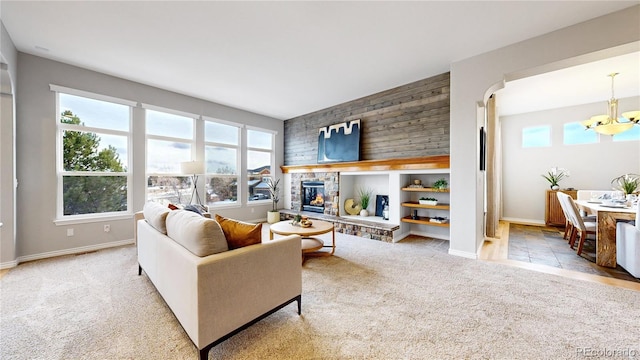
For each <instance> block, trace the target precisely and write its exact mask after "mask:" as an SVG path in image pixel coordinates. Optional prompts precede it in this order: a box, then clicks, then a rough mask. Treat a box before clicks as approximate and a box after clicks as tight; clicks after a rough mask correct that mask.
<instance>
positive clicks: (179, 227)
mask: <svg viewBox="0 0 640 360" xmlns="http://www.w3.org/2000/svg"><path fill="white" fill-rule="evenodd" d="M167 235H168V236H169V237H170V238H171V239H173V240H174V241H175V242H177V243H178V244H180V245H182V246H184V247H185V248H186V249H187V250H189V251H191V252H192V253H194V254H195V255H197V256H208V255H211V254H217V253H220V252H224V251H227V250H229V246H228V245H227V240H226V238H225V237H224V232H222V228H220V225H219V224H218V223H217V222H216V221H215V220H212V219H208V218H205V217H203V216H201V215H198V214H196V213H194V212H192V211H186V210H174V211H171V212H170V213H169V215H168V216H167Z"/></svg>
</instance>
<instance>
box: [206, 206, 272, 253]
mask: <svg viewBox="0 0 640 360" xmlns="http://www.w3.org/2000/svg"><path fill="white" fill-rule="evenodd" d="M216 221H217V222H218V224H220V227H221V228H222V231H223V232H224V236H225V237H226V238H227V244H229V249H237V248H241V247H244V246H249V245H253V244H259V243H261V242H262V224H251V223H246V222H243V221H238V220H233V219H228V218H226V217H224V216H220V215H218V214H216Z"/></svg>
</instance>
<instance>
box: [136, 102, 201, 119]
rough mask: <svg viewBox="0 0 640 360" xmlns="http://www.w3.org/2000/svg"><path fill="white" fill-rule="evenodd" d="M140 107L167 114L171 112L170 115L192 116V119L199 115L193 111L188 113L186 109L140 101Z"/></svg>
mask: <svg viewBox="0 0 640 360" xmlns="http://www.w3.org/2000/svg"><path fill="white" fill-rule="evenodd" d="M140 107H142V108H143V109H145V110H152V111H157V112H163V113H167V114H171V115H178V116H184V117H188V118H192V119H194V120H195V119H198V118H200V115H197V114H194V113H190V112H187V111H181V110H175V109H170V108H165V107H162V106H156V105H151V104H144V103H140ZM145 117H146V114H145Z"/></svg>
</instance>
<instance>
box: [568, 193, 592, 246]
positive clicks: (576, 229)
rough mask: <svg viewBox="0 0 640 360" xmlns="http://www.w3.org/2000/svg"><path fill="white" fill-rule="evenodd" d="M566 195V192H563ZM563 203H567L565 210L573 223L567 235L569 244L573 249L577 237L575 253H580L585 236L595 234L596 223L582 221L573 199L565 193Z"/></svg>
mask: <svg viewBox="0 0 640 360" xmlns="http://www.w3.org/2000/svg"><path fill="white" fill-rule="evenodd" d="M565 195H566V194H565ZM563 199H564V201H565V203H566V204H567V212H568V214H569V218H570V221H571V223H572V225H573V228H572V231H571V235H570V237H569V246H570V247H571V248H572V249H573V247H574V245H575V243H576V238H578V250H577V254H578V255H580V254H582V248H583V247H584V241H585V240H586V238H587V236H589V235H592V236H595V234H596V223H595V222H592V221H584V219H583V218H582V216H580V211H579V210H578V206H577V205H576V203H575V202H574V201H573V199H572V198H571V196H569V195H566V197H565V196H563Z"/></svg>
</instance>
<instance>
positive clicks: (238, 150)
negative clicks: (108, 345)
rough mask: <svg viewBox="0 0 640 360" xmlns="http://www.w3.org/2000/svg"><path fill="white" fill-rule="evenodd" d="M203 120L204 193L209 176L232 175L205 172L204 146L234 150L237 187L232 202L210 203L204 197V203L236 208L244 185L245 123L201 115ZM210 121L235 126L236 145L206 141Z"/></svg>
mask: <svg viewBox="0 0 640 360" xmlns="http://www.w3.org/2000/svg"><path fill="white" fill-rule="evenodd" d="M202 120H203V127H202V138H203V145H202V150H203V154H204V155H203V160H204V161H205V174H204V179H205V189H204V192H203V193H204V194H206V193H207V190H206V184H207V179H208V178H210V177H215V176H216V175H218V177H223V178H224V177H232V176H233V175H227V174H216V173H208V172H207V165H206V148H207V147H208V146H214V147H222V148H226V149H235V150H236V174H235V178H236V183H237V188H236V193H237V198H236V201H234V202H221V203H211V204H209V203H208V201H207V199H205V201H204V204H205V205H207V206H209V207H211V208H216V209H222V208H237V207H241V205H242V201H241V196H242V195H241V194H242V192H243V191H244V188H245V185H244V184H243V182H242V161H241V159H242V156H241V155H242V134H243V133H244V132H245V130H244V129H245V125H243V124H239V123H235V122H232V121H226V120H221V119H216V118H213V117H209V116H203V117H202ZM207 122H210V123H216V124H220V125H226V126H231V127H235V128H236V129H237V136H238V137H237V139H238V142H237V144H236V145H233V144H225V143H219V142H215V141H207V136H206V123H207Z"/></svg>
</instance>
